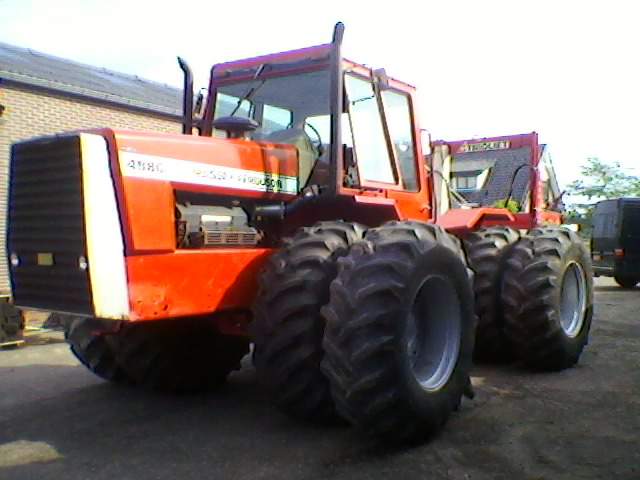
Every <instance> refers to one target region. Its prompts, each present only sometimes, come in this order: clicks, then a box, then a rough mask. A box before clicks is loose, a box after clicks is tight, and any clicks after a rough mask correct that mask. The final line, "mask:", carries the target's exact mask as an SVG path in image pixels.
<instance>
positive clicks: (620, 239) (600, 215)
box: [591, 198, 640, 288]
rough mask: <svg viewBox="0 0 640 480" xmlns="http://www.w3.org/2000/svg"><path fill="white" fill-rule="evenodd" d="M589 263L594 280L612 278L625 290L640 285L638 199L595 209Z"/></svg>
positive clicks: (603, 204) (606, 203)
mask: <svg viewBox="0 0 640 480" xmlns="http://www.w3.org/2000/svg"><path fill="white" fill-rule="evenodd" d="M591 260H592V262H593V271H594V273H595V274H596V276H599V275H603V276H606V277H613V278H614V279H615V281H616V282H617V283H618V285H620V286H621V287H625V288H633V287H635V286H636V285H637V284H638V282H640V198H615V199H612V200H604V201H602V202H599V203H598V204H597V205H596V208H595V210H594V212H593V233H592V234H591Z"/></svg>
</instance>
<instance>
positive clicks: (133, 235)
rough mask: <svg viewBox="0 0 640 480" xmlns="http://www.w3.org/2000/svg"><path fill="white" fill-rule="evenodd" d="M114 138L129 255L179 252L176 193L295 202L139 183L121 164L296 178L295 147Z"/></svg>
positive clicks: (125, 134)
mask: <svg viewBox="0 0 640 480" xmlns="http://www.w3.org/2000/svg"><path fill="white" fill-rule="evenodd" d="M109 132H110V133H111V137H112V142H113V145H114V150H115V153H117V156H116V155H114V156H113V158H112V172H114V183H115V185H116V191H117V194H118V197H119V198H118V200H119V205H120V207H121V211H120V217H121V219H122V224H123V227H124V228H123V230H124V232H123V233H124V243H125V246H126V249H127V253H128V254H133V253H143V252H170V251H173V250H174V249H175V245H176V238H175V217H174V205H175V192H176V191H185V192H197V193H207V194H221V195H227V196H232V197H233V196H234V195H238V196H242V197H260V198H274V199H280V200H284V199H286V198H291V197H292V195H290V194H284V193H273V192H264V191H250V190H245V189H239V188H232V187H224V186H220V185H218V186H211V185H199V184H194V183H188V182H179V181H175V180H171V179H146V178H138V177H135V176H130V175H126V174H123V171H122V167H121V165H120V158H125V156H126V155H137V156H140V155H142V156H144V158H148V159H149V160H148V162H150V163H149V164H148V165H153V164H154V163H153V162H154V158H159V159H168V160H169V161H171V160H178V161H182V162H194V163H197V164H199V165H203V167H202V169H201V170H202V172H201V173H203V174H206V166H207V165H211V166H215V167H219V166H222V167H229V168H234V169H241V170H246V171H252V172H258V173H263V172H264V173H269V174H276V175H286V176H291V177H295V176H296V175H297V171H298V159H297V154H296V151H295V148H294V147H291V146H289V145H275V144H264V143H257V142H250V141H245V140H227V139H219V138H211V137H197V136H188V135H180V134H175V135H171V134H169V135H168V134H164V133H162V134H161V133H154V132H132V131H120V130H114V131H109ZM136 158H137V157H136ZM145 161H146V160H145ZM189 168H191V167H189ZM187 173H189V172H187ZM196 173H197V172H196Z"/></svg>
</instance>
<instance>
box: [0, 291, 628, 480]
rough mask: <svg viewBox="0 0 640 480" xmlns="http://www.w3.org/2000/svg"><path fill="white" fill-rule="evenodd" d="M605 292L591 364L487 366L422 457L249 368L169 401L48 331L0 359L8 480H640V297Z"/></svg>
mask: <svg viewBox="0 0 640 480" xmlns="http://www.w3.org/2000/svg"><path fill="white" fill-rule="evenodd" d="M597 285H598V286H597V288H596V318H595V320H594V328H593V331H592V335H591V343H590V344H589V346H588V347H587V349H586V350H585V353H584V355H583V356H582V358H581V361H580V364H579V366H577V367H576V368H572V369H570V370H567V371H564V372H560V373H556V374H544V375H542V374H533V373H530V372H527V371H525V370H523V369H522V368H520V367H518V366H517V365H511V366H504V367H476V369H475V371H474V378H473V382H474V384H475V385H476V389H477V393H478V394H477V397H476V399H474V400H473V401H470V402H467V403H465V404H464V406H463V409H462V411H461V412H460V413H458V414H456V415H454V416H453V418H452V419H451V420H450V421H449V423H448V424H447V426H446V427H445V429H444V431H443V432H442V433H441V434H440V435H438V436H437V437H436V438H435V439H433V440H432V441H430V442H429V443H427V444H424V445H420V446H417V447H411V448H407V447H403V448H397V447H396V448H393V447H389V446H385V445H381V444H378V443H376V442H375V441H373V440H371V439H369V438H367V437H366V436H364V434H362V433H360V432H358V431H356V430H354V429H352V428H349V427H345V426H341V427H332V428H321V427H311V426H308V425H304V424H299V423H296V422H293V421H291V420H289V419H288V418H286V417H285V416H284V415H282V414H280V413H278V412H277V411H276V410H275V409H274V407H273V406H272V405H271V403H270V401H269V397H268V395H267V394H266V392H265V391H264V390H263V389H262V387H261V386H260V385H259V384H258V382H257V381H256V380H255V378H254V372H253V370H252V369H251V367H250V365H247V366H246V367H245V368H243V369H242V371H240V372H239V373H237V374H234V375H232V377H231V378H230V382H229V385H228V386H227V387H226V388H225V389H224V390H223V391H220V392H216V393H212V394H206V395H189V396H176V395H161V394H157V393H153V392H149V391H145V390H143V389H140V388H132V387H120V386H116V385H112V384H108V383H106V382H103V381H101V380H99V379H98V378H96V377H94V376H93V375H92V374H91V373H89V372H88V371H87V370H86V369H85V368H84V367H82V366H80V365H79V364H78V362H77V361H76V360H75V359H74V357H73V356H72V355H71V354H70V353H69V352H68V350H67V347H66V345H65V344H64V343H62V339H61V335H60V334H59V333H54V334H35V335H32V336H31V337H30V338H29V342H28V344H27V345H26V346H24V347H22V348H19V349H16V350H3V351H0V392H1V394H0V479H2V480H4V479H12V480H13V479H16V480H23V479H24V480H28V479H38V480H46V479H65V480H72V479H179V480H182V479H185V480H186V479H247V480H248V479H251V480H255V479H305V480H306V479H380V478H393V479H396V478H397V479H403V480H409V479H501V478H504V479H547V478H548V479H557V478H566V479H578V478H602V479H613V478H616V479H617V478H621V479H640V433H639V432H640V401H639V400H638V394H640V368H639V367H640V289H637V290H622V289H620V288H617V287H615V286H613V283H612V282H611V281H610V280H609V279H598V280H597Z"/></svg>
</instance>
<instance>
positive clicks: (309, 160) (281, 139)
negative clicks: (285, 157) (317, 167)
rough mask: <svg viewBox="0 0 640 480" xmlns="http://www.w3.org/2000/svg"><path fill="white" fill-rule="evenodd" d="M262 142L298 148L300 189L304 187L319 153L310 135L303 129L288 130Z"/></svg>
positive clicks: (280, 131)
mask: <svg viewBox="0 0 640 480" xmlns="http://www.w3.org/2000/svg"><path fill="white" fill-rule="evenodd" d="M262 141H264V142H270V143H283V144H287V145H293V146H294V147H296V150H297V151H298V180H299V182H300V183H299V185H300V188H302V187H304V186H305V185H306V184H307V181H308V180H309V176H310V175H311V171H312V170H313V166H314V164H315V162H316V157H317V151H316V149H315V148H314V146H313V144H312V143H311V139H310V138H309V135H307V134H306V133H305V132H304V130H302V129H301V128H288V129H286V130H277V131H275V132H273V133H270V134H268V135H266V136H265V137H264V139H263V140H262Z"/></svg>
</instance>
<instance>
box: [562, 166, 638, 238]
mask: <svg viewBox="0 0 640 480" xmlns="http://www.w3.org/2000/svg"><path fill="white" fill-rule="evenodd" d="M580 173H581V177H582V178H581V179H580V180H574V181H573V182H571V183H570V184H569V186H568V187H567V190H566V192H565V193H566V194H567V195H568V196H570V197H574V199H575V200H574V201H573V202H568V205H567V209H566V214H565V219H566V222H567V223H577V224H580V225H581V227H582V229H581V231H582V234H583V235H585V236H589V235H590V234H591V227H592V215H593V209H594V207H595V204H596V203H597V202H599V201H600V200H606V199H609V198H618V197H640V178H638V177H637V176H635V175H631V174H629V173H628V172H627V171H625V169H624V168H623V167H622V166H621V165H620V164H619V163H618V162H613V163H605V162H603V161H601V160H600V159H598V158H588V159H587V163H586V164H585V165H582V166H581V167H580Z"/></svg>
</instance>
